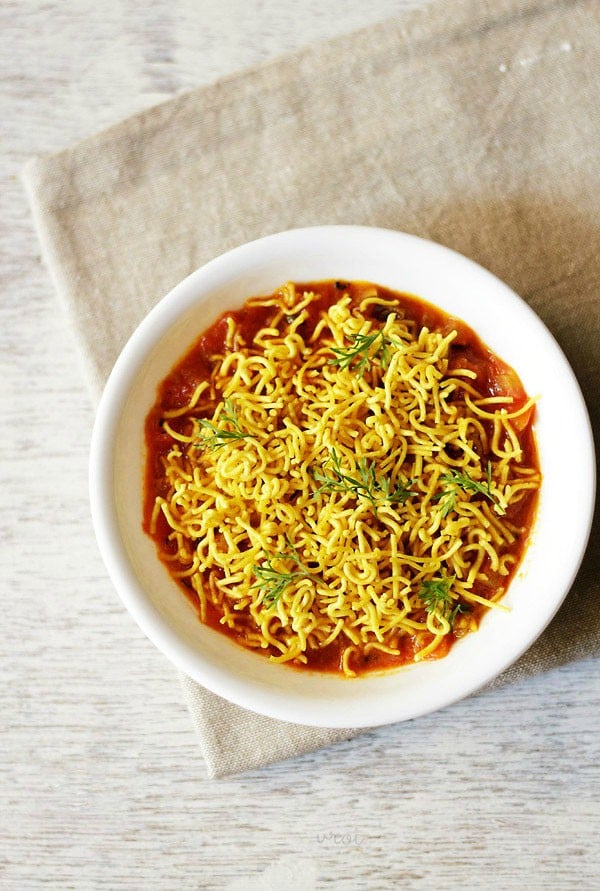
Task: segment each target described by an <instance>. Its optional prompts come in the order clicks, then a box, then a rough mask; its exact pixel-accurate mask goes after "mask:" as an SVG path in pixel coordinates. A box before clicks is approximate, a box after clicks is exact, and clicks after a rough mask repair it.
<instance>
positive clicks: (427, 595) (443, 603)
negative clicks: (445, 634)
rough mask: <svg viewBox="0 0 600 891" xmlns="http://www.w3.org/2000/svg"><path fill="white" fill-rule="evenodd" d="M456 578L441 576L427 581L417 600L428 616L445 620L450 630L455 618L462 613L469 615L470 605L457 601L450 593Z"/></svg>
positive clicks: (423, 584) (422, 585)
mask: <svg viewBox="0 0 600 891" xmlns="http://www.w3.org/2000/svg"><path fill="white" fill-rule="evenodd" d="M455 581H456V576H454V575H450V576H442V577H440V578H434V579H428V580H427V581H424V582H423V583H422V584H421V587H420V589H419V599H420V601H421V603H422V604H423V607H424V608H425V609H426V610H427V612H428V613H429V615H430V616H432V615H435V616H437V617H438V618H440V619H445V620H446V621H447V622H448V624H449V625H450V628H454V623H455V622H456V618H457V616H459V615H460V614H462V613H470V612H471V609H472V607H471V605H470V604H468V603H461V602H460V601H457V600H456V599H455V598H454V597H453V596H452V593H451V589H452V585H453V584H454V582H455Z"/></svg>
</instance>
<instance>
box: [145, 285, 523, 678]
mask: <svg viewBox="0 0 600 891" xmlns="http://www.w3.org/2000/svg"><path fill="white" fill-rule="evenodd" d="M249 321H251V322H252V324H249ZM428 323H429V324H428ZM195 349H196V351H200V354H201V361H199V362H197V363H196V364H195V365H194V363H193V362H191V363H190V362H188V366H187V367H188V372H187V373H186V374H183V373H182V372H181V369H179V371H177V370H175V372H174V374H173V376H172V379H171V380H170V381H167V383H166V384H165V385H163V388H162V391H161V396H160V398H159V400H158V402H157V405H156V406H155V409H154V410H153V412H152V413H151V415H150V417H149V420H148V427H147V430H148V443H149V459H148V460H149V464H148V467H149V470H148V476H147V493H146V496H147V521H146V527H147V531H148V532H149V533H150V534H151V535H152V536H153V537H154V538H155V540H156V542H157V545H158V547H159V551H160V555H161V558H162V559H163V560H164V561H165V562H166V563H167V564H168V566H169V568H170V571H171V573H172V575H173V576H174V577H175V578H177V579H178V580H179V581H180V582H181V584H182V585H184V586H185V587H186V590H187V591H188V592H190V593H192V595H193V597H194V599H195V600H196V602H197V607H198V611H199V615H200V619H201V620H202V621H203V622H208V623H209V624H212V625H213V626H215V627H219V628H220V629H221V630H223V631H224V632H225V633H228V634H230V635H231V636H233V637H234V638H236V639H237V640H238V641H240V642H241V643H243V644H244V645H245V646H247V647H250V648H253V649H256V650H261V651H264V652H266V653H267V655H268V657H269V658H270V659H271V660H275V661H279V662H288V663H292V664H294V665H298V666H300V665H306V666H308V667H315V668H324V669H325V668H328V669H336V670H339V671H341V672H343V673H344V674H345V675H348V676H352V675H354V674H356V673H359V672H362V671H366V670H372V669H378V668H388V667H390V666H393V665H396V664H401V663H404V662H407V661H419V660H422V659H426V658H433V657H437V656H440V655H444V654H445V653H446V652H447V651H448V648H449V646H450V645H451V643H452V642H453V641H454V639H455V638H456V637H460V636H462V635H464V634H465V633H467V632H469V631H472V630H475V629H476V628H477V625H478V621H479V618H480V616H481V614H482V612H483V611H484V610H485V609H487V608H489V607H492V608H503V607H502V605H501V604H499V602H498V601H499V600H500V598H501V597H502V596H503V594H504V593H505V591H506V587H507V585H508V582H509V581H510V578H511V577H512V575H513V574H514V571H515V569H516V567H517V565H518V563H519V561H520V559H521V557H522V553H523V549H524V547H525V544H526V540H527V535H528V533H529V529H530V526H531V523H532V518H533V514H534V509H535V498H536V493H537V490H538V489H539V485H540V473H539V467H538V463H537V455H536V450H535V444H534V440H533V434H532V429H531V428H532V421H533V415H534V404H533V400H531V399H529V398H528V397H527V396H526V394H525V393H524V391H523V389H522V386H521V384H520V382H519V380H518V378H517V376H516V375H515V373H514V372H512V370H511V369H509V368H508V367H507V366H506V365H504V364H503V363H502V362H501V361H500V360H499V359H497V357H495V356H493V355H492V354H491V353H490V352H489V351H487V350H486V349H485V347H483V345H482V344H480V342H479V341H478V340H477V338H476V337H475V335H473V333H472V332H471V331H470V329H468V328H467V326H465V325H464V324H463V323H461V322H458V321H456V320H454V319H450V318H449V317H447V316H445V315H444V314H442V313H441V312H439V311H436V310H434V309H433V308H431V307H428V305H427V304H423V303H419V302H418V301H416V300H415V299H414V298H412V299H411V298H408V297H405V296H403V295H398V294H395V293H394V292H391V291H388V290H386V289H384V288H380V287H377V286H374V285H370V284H366V283H352V284H349V283H333V282H327V283H319V284H315V285H311V286H304V287H296V286H294V285H293V284H291V283H289V284H287V285H285V286H283V287H281V288H280V289H279V290H278V291H277V292H276V293H274V294H273V295H270V296H268V297H260V298H253V299H252V300H250V301H248V303H247V304H246V306H245V308H244V310H243V312H241V313H239V312H238V313H234V312H232V313H229V314H226V315H225V316H224V317H222V319H221V320H220V321H219V323H218V325H217V326H213V329H211V331H210V332H208V333H207V335H206V336H205V337H204V339H203V340H202V339H201V341H199V343H198V345H197V346H196V348H195ZM192 352H193V351H192ZM190 355H191V354H190Z"/></svg>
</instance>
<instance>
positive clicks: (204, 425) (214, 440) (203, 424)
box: [194, 397, 256, 451]
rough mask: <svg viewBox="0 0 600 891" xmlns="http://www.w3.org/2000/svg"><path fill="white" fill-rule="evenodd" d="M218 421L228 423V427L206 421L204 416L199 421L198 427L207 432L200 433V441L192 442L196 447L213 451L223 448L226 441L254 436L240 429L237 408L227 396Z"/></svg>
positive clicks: (252, 437) (253, 437)
mask: <svg viewBox="0 0 600 891" xmlns="http://www.w3.org/2000/svg"><path fill="white" fill-rule="evenodd" d="M219 422H224V423H225V424H228V425H229V428H223V427H218V426H217V425H216V424H215V423H214V422H213V421H208V420H206V418H203V419H202V420H201V421H200V428H201V429H202V430H208V431H209V434H208V435H204V434H203V435H201V437H200V441H199V442H196V443H194V445H195V446H196V448H200V449H202V448H207V449H211V450H212V451H215V450H216V449H221V448H223V446H224V445H227V443H228V442H235V441H238V440H240V439H255V438H256V437H255V436H253V434H252V433H246V432H245V431H244V430H242V428H241V426H240V422H239V420H238V416H237V409H236V407H235V405H234V404H233V402H232V400H231V399H230V398H229V397H228V398H227V399H225V400H224V402H223V411H221V413H220V414H219Z"/></svg>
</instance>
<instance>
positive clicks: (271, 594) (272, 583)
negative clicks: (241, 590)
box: [252, 541, 314, 609]
mask: <svg viewBox="0 0 600 891" xmlns="http://www.w3.org/2000/svg"><path fill="white" fill-rule="evenodd" d="M288 545H289V548H290V553H277V554H274V555H273V556H272V557H267V558H266V559H265V561H264V562H263V563H261V564H260V565H256V564H255V565H254V566H253V567H252V571H253V573H254V575H255V576H256V579H257V581H256V583H255V584H254V585H252V588H259V589H260V590H261V591H263V599H262V602H263V604H265V605H266V606H267V608H269V609H270V608H271V607H273V606H275V604H276V603H277V602H278V600H279V598H280V597H281V595H282V594H283V592H284V591H285V589H286V588H287V586H288V585H289V584H290V583H291V582H293V581H295V580H296V579H304V578H314V573H312V572H311V571H310V570H309V569H308V568H307V567H306V566H304V564H303V563H302V562H301V560H300V557H299V556H298V551H297V550H296V548H295V547H294V545H293V544H292V543H291V542H290V541H288ZM286 561H287V562H288V563H292V566H293V567H295V568H293V569H289V568H285V567H280V566H276V565H275V564H276V563H277V564H281V563H285V562H286Z"/></svg>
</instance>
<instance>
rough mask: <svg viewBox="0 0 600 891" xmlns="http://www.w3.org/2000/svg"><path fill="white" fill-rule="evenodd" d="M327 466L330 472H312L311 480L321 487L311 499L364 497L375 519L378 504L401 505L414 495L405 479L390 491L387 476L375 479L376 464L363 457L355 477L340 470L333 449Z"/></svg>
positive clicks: (338, 458) (360, 459)
mask: <svg viewBox="0 0 600 891" xmlns="http://www.w3.org/2000/svg"><path fill="white" fill-rule="evenodd" d="M327 465H329V466H330V468H331V473H327V472H325V473H324V472H323V471H321V470H319V469H315V470H313V477H314V479H315V480H316V481H317V482H318V483H321V486H319V488H318V489H316V490H315V491H314V492H313V498H315V497H316V496H317V495H320V494H321V492H347V493H349V494H351V495H356V496H360V497H363V498H366V499H367V501H369V502H370V504H371V507H372V508H373V513H374V514H375V516H376V517H377V505H378V503H381V502H382V501H384V502H385V501H387V502H390V503H393V504H404V502H405V501H406V500H407V498H410V496H411V495H412V494H413V493H412V491H411V490H410V488H409V487H410V486H411V485H412V482H413V481H412V480H407V481H406V482H405V483H402V482H401V481H400V480H398V481H397V482H396V485H395V486H394V488H393V489H392V484H391V482H390V480H389V479H387V478H386V477H383V478H381V479H378V477H377V475H376V472H375V462H374V461H370V462H369V461H367V459H366V458H359V459H358V461H357V462H356V469H357V472H358V477H356V476H350V475H349V474H348V473H346V472H345V471H344V470H343V469H342V466H341V461H340V456H339V455H338V453H337V452H336V450H335V449H332V450H331V456H330V458H329V459H328V461H327V462H326V464H325V468H327Z"/></svg>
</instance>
